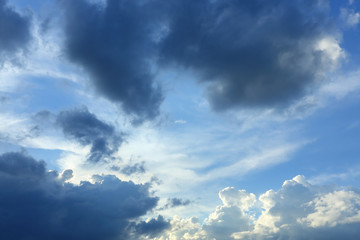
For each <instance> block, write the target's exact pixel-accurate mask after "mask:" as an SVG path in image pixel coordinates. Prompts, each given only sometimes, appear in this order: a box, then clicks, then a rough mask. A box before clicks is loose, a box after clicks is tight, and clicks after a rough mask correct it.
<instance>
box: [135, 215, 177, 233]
mask: <svg viewBox="0 0 360 240" xmlns="http://www.w3.org/2000/svg"><path fill="white" fill-rule="evenodd" d="M170 226H171V225H170V222H169V221H166V220H165V219H164V217H163V216H161V215H159V216H158V217H157V219H154V218H153V219H151V220H150V221H142V222H140V223H138V224H137V225H135V229H136V232H138V233H140V234H143V235H146V236H148V237H150V238H154V237H156V236H158V235H159V234H160V233H162V232H163V231H164V230H165V229H169V228H170Z"/></svg>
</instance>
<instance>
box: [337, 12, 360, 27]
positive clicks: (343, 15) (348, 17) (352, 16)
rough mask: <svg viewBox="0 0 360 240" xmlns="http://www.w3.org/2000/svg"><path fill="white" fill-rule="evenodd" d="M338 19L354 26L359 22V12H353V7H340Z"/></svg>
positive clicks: (349, 25)
mask: <svg viewBox="0 0 360 240" xmlns="http://www.w3.org/2000/svg"><path fill="white" fill-rule="evenodd" d="M340 19H341V20H342V21H343V22H344V24H345V25H346V26H348V27H355V26H356V25H358V23H359V22H360V13H358V12H355V11H354V10H353V9H346V8H342V9H340Z"/></svg>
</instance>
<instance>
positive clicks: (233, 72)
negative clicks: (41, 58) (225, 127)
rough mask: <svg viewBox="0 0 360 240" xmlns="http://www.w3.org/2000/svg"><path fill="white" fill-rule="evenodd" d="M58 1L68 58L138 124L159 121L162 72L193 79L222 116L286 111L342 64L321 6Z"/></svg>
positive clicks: (282, 1)
mask: <svg viewBox="0 0 360 240" xmlns="http://www.w3.org/2000/svg"><path fill="white" fill-rule="evenodd" d="M61 3H62V6H63V9H64V12H65V15H64V16H65V18H64V19H65V52H66V55H67V57H68V58H69V59H70V60H71V61H72V62H74V63H77V64H79V65H80V66H82V67H83V68H84V69H85V70H86V71H88V72H89V73H90V75H91V78H92V79H93V82H94V83H95V86H96V87H97V88H98V90H99V91H100V92H101V93H102V94H104V95H105V96H106V97H107V98H108V99H110V100H113V101H115V102H118V103H121V104H122V107H123V109H124V111H125V112H126V113H128V114H131V115H133V116H135V118H136V119H135V122H142V121H144V120H146V119H153V118H155V117H156V116H157V115H158V114H159V107H160V104H161V102H162V100H163V94H162V91H161V88H160V87H159V86H156V84H155V81H154V77H155V76H156V74H155V73H156V71H162V70H168V69H173V70H175V71H179V69H181V70H183V69H188V70H190V71H191V72H193V73H195V77H196V78H197V79H198V80H199V81H200V82H203V83H206V84H204V85H205V86H207V96H208V99H209V102H210V104H211V106H212V107H213V109H215V110H217V111H222V110H227V109H231V108H238V107H279V108H283V107H287V106H289V105H291V104H292V103H293V102H294V101H296V100H298V99H300V98H301V97H303V96H305V95H306V94H308V93H309V91H310V89H313V88H314V87H316V86H318V83H319V82H321V80H324V79H323V78H324V76H325V74H326V73H327V72H329V71H331V70H333V69H334V68H335V67H336V66H337V65H338V63H339V61H340V59H341V58H343V57H344V56H345V55H344V52H343V50H342V49H341V47H340V46H339V44H340V40H339V39H341V36H340V34H339V31H338V30H337V29H336V27H335V24H333V22H332V18H331V16H330V13H329V12H330V11H329V6H328V5H327V2H326V1H322V0H315V1H311V0H297V1H295V2H291V3H289V2H288V1H286V0H278V1H275V2H266V3H264V2H263V1H260V0H255V1H240V2H238V1H226V2H223V1H208V0H201V1H196V2H194V1H189V0H186V1H165V2H164V1H157V0H151V1H140V2H133V1H127V0H122V1H114V0H107V1H105V2H103V3H101V4H100V3H97V4H96V3H90V2H89V1H84V0H82V1H76V2H74V1H69V0H63V1H61Z"/></svg>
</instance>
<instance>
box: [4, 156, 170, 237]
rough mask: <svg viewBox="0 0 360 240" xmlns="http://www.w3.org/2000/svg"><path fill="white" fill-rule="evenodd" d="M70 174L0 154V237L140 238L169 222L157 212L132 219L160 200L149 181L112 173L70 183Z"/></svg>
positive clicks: (27, 160)
mask: <svg viewBox="0 0 360 240" xmlns="http://www.w3.org/2000/svg"><path fill="white" fill-rule="evenodd" d="M71 177H72V171H71V170H67V171H64V173H63V174H62V175H59V174H58V173H57V172H54V171H52V172H48V171H46V168H45V163H44V162H43V161H36V160H34V159H33V158H31V157H30V156H28V155H26V154H24V153H19V152H11V153H5V154H3V155H0V212H1V216H0V238H1V239H9V240H15V239H87V240H89V239H106V240H110V239H141V238H142V237H143V236H145V235H151V236H155V235H156V234H157V233H159V232H161V231H162V230H163V229H165V228H166V227H168V223H167V221H166V220H165V219H163V218H162V217H161V216H159V217H158V218H157V219H151V220H149V221H146V222H140V223H138V224H137V223H136V222H135V221H136V220H137V219H138V218H139V217H141V216H143V215H145V214H146V213H147V212H148V211H150V210H152V209H153V208H154V207H155V206H156V204H157V202H158V198H157V197H153V196H151V194H150V193H149V185H147V184H145V185H142V184H134V183H133V182H131V181H130V182H124V181H121V180H119V179H118V178H116V177H115V176H112V175H101V176H100V175H95V176H93V177H92V181H93V182H94V183H90V182H87V181H83V182H81V184H80V185H73V184H71V183H67V182H66V180H69V179H70V178H71Z"/></svg>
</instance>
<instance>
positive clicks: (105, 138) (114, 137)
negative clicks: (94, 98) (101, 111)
mask: <svg viewBox="0 0 360 240" xmlns="http://www.w3.org/2000/svg"><path fill="white" fill-rule="evenodd" d="M56 122H57V123H58V124H59V125H60V127H61V128H62V129H63V132H64V134H65V135H67V136H69V137H71V138H73V139H75V140H76V141H78V142H79V143H81V144H82V145H91V150H90V155H89V157H88V161H89V162H92V163H96V162H99V161H102V160H106V159H108V158H110V157H111V155H112V154H113V153H114V152H116V151H117V150H118V148H119V147H120V145H121V143H122V141H123V138H122V136H121V134H118V133H117V132H116V131H115V128H114V127H113V126H112V125H109V124H107V123H105V122H103V121H101V120H99V119H98V118H97V117H96V116H95V115H94V114H92V113H90V112H89V111H88V110H87V109H86V108H83V109H74V110H69V111H63V112H60V113H59V115H58V116H57V120H56Z"/></svg>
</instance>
